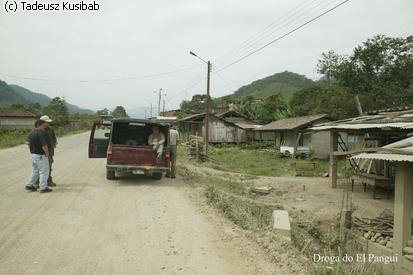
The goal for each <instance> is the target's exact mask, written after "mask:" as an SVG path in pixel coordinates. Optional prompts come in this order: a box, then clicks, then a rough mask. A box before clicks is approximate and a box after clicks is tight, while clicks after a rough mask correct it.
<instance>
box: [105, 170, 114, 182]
mask: <svg viewBox="0 0 413 275" xmlns="http://www.w3.org/2000/svg"><path fill="white" fill-rule="evenodd" d="M106 178H107V179H108V180H114V179H116V176H115V171H113V170H109V169H106Z"/></svg>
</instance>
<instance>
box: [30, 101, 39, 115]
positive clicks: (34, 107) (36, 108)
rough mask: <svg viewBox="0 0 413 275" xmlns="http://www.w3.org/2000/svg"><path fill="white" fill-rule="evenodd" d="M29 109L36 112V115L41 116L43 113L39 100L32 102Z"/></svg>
mask: <svg viewBox="0 0 413 275" xmlns="http://www.w3.org/2000/svg"><path fill="white" fill-rule="evenodd" d="M28 111H30V112H31V113H33V114H35V115H36V116H39V115H40V114H41V113H42V106H41V105H40V103H38V102H36V103H31V104H30V105H29V107H28Z"/></svg>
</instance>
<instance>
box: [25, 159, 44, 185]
mask: <svg viewBox="0 0 413 275" xmlns="http://www.w3.org/2000/svg"><path fill="white" fill-rule="evenodd" d="M31 158H32V175H31V176H30V178H29V181H28V182H27V184H26V186H34V184H35V182H36V181H37V180H38V179H39V177H40V190H45V189H46V188H47V179H48V178H49V158H48V157H46V156H45V155H37V154H31Z"/></svg>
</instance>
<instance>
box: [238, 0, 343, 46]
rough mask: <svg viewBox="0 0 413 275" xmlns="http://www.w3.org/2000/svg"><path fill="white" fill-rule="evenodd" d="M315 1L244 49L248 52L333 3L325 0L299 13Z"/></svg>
mask: <svg viewBox="0 0 413 275" xmlns="http://www.w3.org/2000/svg"><path fill="white" fill-rule="evenodd" d="M315 1H317V0H314V1H312V2H311V3H309V4H308V5H307V6H305V7H303V8H302V9H300V10H298V11H297V12H295V13H294V14H293V15H296V14H298V15H297V16H296V17H293V15H292V16H291V18H287V20H286V21H285V22H283V23H281V24H280V25H277V26H273V27H272V28H270V29H269V30H268V31H267V32H266V33H264V34H263V35H262V36H261V37H259V38H258V39H257V40H256V41H252V42H251V43H249V44H248V45H246V46H245V47H244V48H243V49H242V51H244V52H247V51H249V50H250V49H253V48H254V47H256V46H258V45H260V44H262V43H265V41H266V40H267V39H272V37H274V35H275V34H277V33H280V32H284V31H287V30H288V29H290V26H291V27H295V26H297V24H296V22H298V23H300V21H301V19H304V20H307V19H308V18H309V17H311V16H313V15H314V14H317V13H318V12H319V11H321V10H323V9H324V8H325V7H326V6H328V5H330V4H331V3H325V1H324V0H323V1H321V2H320V3H318V4H316V5H315V6H313V7H311V8H309V9H308V10H305V11H304V12H303V13H301V14H299V13H300V12H301V11H302V10H304V9H305V8H307V7H309V6H311V5H312V4H313V3H314V2H315ZM336 2H337V1H336ZM324 4H327V5H324ZM320 6H321V8H318V7H320ZM301 22H302V21H301Z"/></svg>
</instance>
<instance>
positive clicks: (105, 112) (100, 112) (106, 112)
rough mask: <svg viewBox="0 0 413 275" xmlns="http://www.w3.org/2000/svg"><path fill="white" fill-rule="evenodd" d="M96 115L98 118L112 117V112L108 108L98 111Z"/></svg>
mask: <svg viewBox="0 0 413 275" xmlns="http://www.w3.org/2000/svg"><path fill="white" fill-rule="evenodd" d="M96 115H97V116H100V115H110V111H109V109H108V108H104V109H102V110H98V111H97V112H96Z"/></svg>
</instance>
